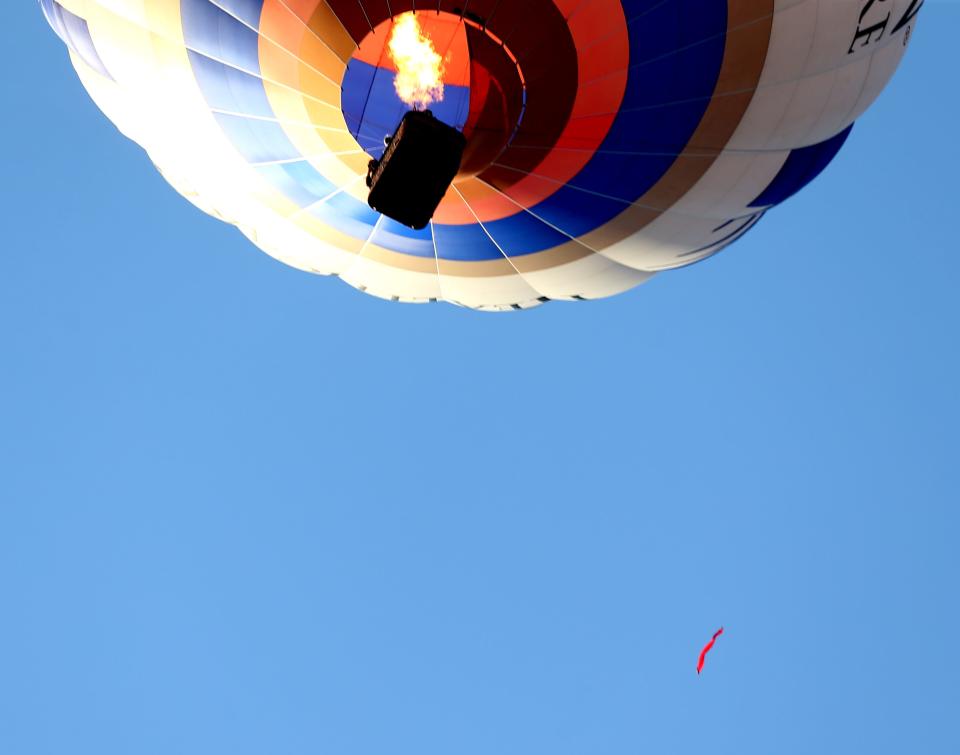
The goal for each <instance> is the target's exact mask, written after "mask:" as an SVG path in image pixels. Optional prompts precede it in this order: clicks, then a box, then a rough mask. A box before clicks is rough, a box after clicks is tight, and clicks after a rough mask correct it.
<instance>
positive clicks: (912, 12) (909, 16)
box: [890, 0, 923, 34]
mask: <svg viewBox="0 0 960 755" xmlns="http://www.w3.org/2000/svg"><path fill="white" fill-rule="evenodd" d="M922 7H923V0H913V2H912V3H910V7H909V8H907V12H906V13H904V14H903V18H901V19H900V20H899V21H897V25H896V26H894V27H893V31H891V32H890V33H891V34H896V33H897V32H898V31H900V30H901V29H902V28H903V27H904V26H906V25H907V24H909V23H910V22H911V21H913V17H914V16H916V15H917V14H918V13H919V12H920V9H921V8H922Z"/></svg>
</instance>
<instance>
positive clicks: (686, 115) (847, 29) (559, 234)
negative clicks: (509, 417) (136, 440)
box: [40, 0, 922, 309]
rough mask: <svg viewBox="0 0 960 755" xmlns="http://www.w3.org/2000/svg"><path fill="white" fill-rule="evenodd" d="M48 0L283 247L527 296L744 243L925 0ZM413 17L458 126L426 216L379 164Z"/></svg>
mask: <svg viewBox="0 0 960 755" xmlns="http://www.w3.org/2000/svg"><path fill="white" fill-rule="evenodd" d="M40 4H41V7H42V9H43V11H44V13H45V14H46V17H47V19H48V21H49V22H50V24H51V26H52V27H53V28H54V30H55V31H56V32H57V33H58V34H59V35H60V37H61V38H62V39H63V41H64V42H65V43H66V44H67V46H68V47H69V50H70V55H71V59H72V61H73V64H74V66H75V68H76V70H77V72H78V74H79V76H80V78H81V80H82V82H83V84H84V86H85V87H86V88H87V90H88V91H89V93H90V95H91V96H92V97H93V99H94V100H95V101H96V103H97V104H98V106H99V107H100V108H101V109H102V110H103V112H104V113H105V114H106V115H107V116H108V117H109V118H110V119H111V120H112V121H113V122H114V123H115V124H116V125H117V126H118V127H119V128H120V129H121V131H122V132H123V133H125V134H126V135H127V136H129V137H130V138H131V139H134V140H135V141H137V142H138V143H139V144H140V145H142V146H143V147H144V149H146V150H147V152H148V153H149V155H150V157H151V159H152V160H153V162H154V163H155V164H156V166H157V168H158V169H159V170H160V171H161V172H162V173H163V175H164V176H165V177H166V179H167V180H168V181H169V182H170V183H171V184H172V185H173V186H174V187H175V188H176V189H177V190H178V191H179V192H180V193H181V194H183V195H184V196H185V197H187V198H188V199H190V200H191V201H192V202H194V203H195V204H196V205H197V206H199V207H200V208H202V209H203V210H204V211H206V212H208V213H210V214H212V215H214V216H216V217H218V218H221V219H223V220H225V221H227V222H230V223H234V224H236V225H237V226H239V228H240V229H241V230H242V231H243V232H244V233H245V234H246V235H247V236H248V237H249V238H250V239H251V240H252V241H253V242H254V243H255V244H257V245H258V246H259V247H260V248H261V249H263V250H264V251H266V252H267V253H269V254H271V255H272V256H274V257H276V258H277V259H280V260H282V261H283V262H286V263H287V264H290V265H293V266H295V267H297V268H300V269H303V270H307V271H310V272H315V273H321V274H327V275H338V276H340V277H341V278H343V279H344V280H346V281H347V282H348V283H350V284H351V285H353V286H355V287H357V288H359V289H360V290H362V291H366V292H368V293H371V294H374V295H377V296H380V297H384V298H391V299H395V300H400V301H434V300H446V301H450V302H454V303H457V304H461V305H464V306H469V307H475V308H481V309H511V308H514V309H516V308H526V307H530V306H536V305H537V304H539V303H541V302H544V301H548V300H553V299H567V300H571V299H592V298H597V297H602V296H608V295H611V294H615V293H618V292H621V291H624V290H627V289H629V288H631V287H633V286H635V285H637V284H638V283H641V282H643V281H644V280H646V279H648V278H649V277H650V276H651V275H653V274H654V273H656V272H659V271H663V270H668V269H672V268H678V267H683V266H685V265H689V264H692V263H694V262H698V261H700V260H702V259H705V258H707V257H710V256H711V255H713V254H716V253H717V252H718V251H720V250H721V249H723V248H725V247H726V246H728V245H729V244H731V243H732V242H734V241H736V240H737V239H738V238H740V237H741V236H742V235H743V234H745V233H746V232H747V231H749V230H750V228H752V227H753V226H754V225H755V224H756V223H757V222H758V221H759V220H760V218H761V217H762V216H763V214H764V213H765V212H766V211H767V210H768V209H770V208H771V207H773V206H775V205H777V204H779V203H781V202H782V201H784V200H785V199H787V198H789V197H790V196H791V195H792V194H794V193H796V192H797V191H799V190H800V189H801V188H803V187H804V186H806V185H807V184H808V183H809V182H810V181H811V180H812V179H813V178H815V177H816V176H817V175H818V174H819V173H820V172H821V171H822V170H823V169H824V168H825V167H826V165H827V164H828V163H829V162H830V161H831V160H832V159H833V157H834V156H835V155H836V154H837V152H838V150H839V149H840V148H841V146H842V145H843V142H844V140H845V139H846V138H847V135H848V134H849V132H850V128H851V127H852V124H853V123H854V121H855V120H856V119H857V118H858V117H859V115H860V114H861V113H863V112H864V110H865V109H866V108H867V107H868V106H869V105H870V104H871V103H872V102H873V101H874V99H875V98H876V97H877V95H878V94H879V93H880V92H881V91H882V89H883V88H884V86H885V85H886V84H887V83H888V81H889V79H890V77H891V76H892V75H893V73H894V71H895V70H896V68H897V66H898V64H899V62H900V60H901V57H902V55H903V53H904V50H905V48H906V46H907V42H908V40H909V38H910V34H911V31H912V26H913V24H914V23H915V18H916V14H917V11H918V10H919V6H920V5H922V2H921V1H918V0H888V1H887V2H883V3H880V2H876V0H752V2H740V1H739V0H729V1H728V0H669V1H668V2H663V0H524V1H523V2H504V1H502V0H472V1H470V2H467V3H464V2H462V0H461V2H459V3H455V2H448V1H447V0H438V1H437V2H430V3H426V2H421V3H419V4H416V7H414V6H415V4H414V3H413V2H412V0H406V1H404V0H40ZM464 6H465V7H466V10H464ZM410 11H416V17H417V20H418V21H419V23H420V25H421V28H422V31H423V33H424V35H425V36H426V37H428V38H429V39H430V40H431V42H432V43H433V46H434V48H435V50H436V51H437V52H438V53H439V54H441V55H442V57H443V69H442V70H443V73H442V76H443V82H442V83H443V99H442V100H441V101H439V102H434V103H433V104H431V105H430V108H431V110H432V111H433V113H434V114H435V115H436V116H437V117H438V118H440V119H441V120H443V121H444V122H446V123H447V124H449V125H452V126H455V127H457V128H458V129H461V130H462V131H463V132H464V133H465V135H466V136H467V139H468V147H467V151H466V154H465V156H464V161H463V165H462V168H461V172H460V174H459V175H458V176H457V178H456V179H455V181H454V183H453V185H452V186H451V188H450V190H449V191H448V192H447V194H446V196H445V197H444V199H443V201H442V202H441V204H440V207H439V209H438V210H437V213H436V215H435V216H434V218H433V221H432V222H431V223H430V225H429V226H428V227H427V228H425V229H423V230H421V231H416V230H412V229H410V228H407V227H405V226H403V225H401V224H399V223H397V222H395V221H393V220H390V219H389V218H387V217H384V216H382V215H380V214H379V213H377V212H375V211H374V210H372V209H371V208H370V207H369V206H368V205H367V187H366V185H365V180H364V179H365V177H366V173H367V165H368V162H369V161H370V159H371V158H376V157H379V156H380V155H381V153H382V150H383V138H384V137H385V136H387V135H389V134H390V133H392V132H393V130H394V129H395V128H396V126H397V124H398V123H399V122H400V119H401V118H402V116H403V114H404V112H405V111H406V110H408V109H409V106H408V105H407V104H405V103H404V102H402V101H401V100H400V98H399V96H398V95H397V91H396V88H395V86H394V78H395V75H396V71H395V65H394V63H393V60H392V57H391V55H390V53H389V50H388V44H387V43H388V40H389V38H390V34H391V30H392V28H393V26H394V24H395V23H396V19H397V17H398V16H399V15H400V14H402V13H405V12H410Z"/></svg>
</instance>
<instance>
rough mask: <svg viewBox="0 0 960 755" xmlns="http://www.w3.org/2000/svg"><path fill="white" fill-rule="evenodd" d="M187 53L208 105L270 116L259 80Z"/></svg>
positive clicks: (270, 109)
mask: <svg viewBox="0 0 960 755" xmlns="http://www.w3.org/2000/svg"><path fill="white" fill-rule="evenodd" d="M187 55H188V56H189V58H190V64H191V66H192V67H193V74H194V76H195V77H196V79H197V84H199V85H200V89H201V90H202V91H203V96H204V97H205V98H206V100H207V104H208V105H210V107H211V108H213V109H215V110H225V111H227V112H228V113H243V114H247V115H255V116H260V117H263V118H272V117H273V108H272V107H271V106H270V100H268V99H267V93H266V91H264V88H263V81H262V80H261V79H259V78H258V77H256V76H252V75H250V74H248V73H244V72H243V71H240V70H238V69H236V68H234V67H233V66H228V65H224V64H223V63H219V62H217V61H216V60H213V59H211V58H208V57H206V56H205V55H200V54H199V53H195V52H188V53H187Z"/></svg>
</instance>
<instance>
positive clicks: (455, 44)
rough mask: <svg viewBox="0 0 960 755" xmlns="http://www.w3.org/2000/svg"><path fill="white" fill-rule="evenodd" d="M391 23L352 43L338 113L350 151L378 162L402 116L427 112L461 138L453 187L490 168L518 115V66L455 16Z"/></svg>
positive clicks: (485, 34)
mask: <svg viewBox="0 0 960 755" xmlns="http://www.w3.org/2000/svg"><path fill="white" fill-rule="evenodd" d="M455 11H456V12H453V13H450V12H446V11H440V12H437V11H435V10H432V11H416V12H406V13H402V14H398V15H395V16H393V17H391V18H388V19H387V20H385V21H383V22H382V23H380V24H378V25H376V26H374V28H373V29H372V30H371V31H370V32H369V33H368V34H367V35H366V36H365V37H364V38H363V39H362V40H361V41H360V44H359V45H358V47H357V48H356V50H355V51H354V53H353V56H352V57H351V59H350V61H349V63H348V65H347V70H346V72H345V74H344V79H343V84H342V87H341V111H342V113H343V116H344V120H345V122H346V124H347V128H348V130H349V132H350V134H351V135H352V136H353V138H354V139H355V140H356V142H357V144H358V145H359V146H360V148H361V149H362V150H364V152H366V153H367V154H368V155H369V156H370V157H371V158H372V159H375V160H378V159H380V158H382V157H383V153H384V150H385V142H384V140H385V138H386V137H389V136H390V135H391V134H393V133H394V131H395V130H396V128H397V127H398V125H399V124H400V122H401V120H402V119H403V117H404V114H405V113H406V112H408V111H410V110H427V109H429V110H430V111H431V112H432V113H433V115H434V116H435V117H436V118H437V119H438V120H439V121H441V122H442V123H445V124H446V125H448V126H451V127H453V128H455V129H457V130H458V131H461V132H462V133H463V134H464V136H465V137H466V139H467V144H466V148H465V150H464V152H463V158H462V160H461V163H460V169H459V172H458V173H457V176H456V179H455V180H461V179H464V178H468V177H472V176H475V175H477V174H479V173H481V172H483V171H484V170H485V169H487V168H488V167H490V166H491V165H492V164H494V163H495V162H496V160H497V158H498V157H499V156H500V155H501V154H502V153H503V152H504V151H505V150H506V149H507V148H508V147H509V145H510V143H511V142H512V141H513V139H514V138H515V137H516V135H517V133H518V132H519V130H520V126H521V123H522V121H523V115H524V112H525V110H526V82H525V79H524V76H523V72H522V70H521V67H520V63H519V61H518V59H517V57H516V55H514V54H513V52H512V51H511V50H510V48H509V47H508V46H507V44H506V43H505V42H504V41H503V40H502V39H500V38H499V37H498V36H497V35H496V34H495V33H493V31H492V30H490V29H489V28H487V26H486V24H485V23H484V20H483V19H482V18H480V17H479V16H476V15H474V14H470V13H465V12H463V11H460V10H459V9H455Z"/></svg>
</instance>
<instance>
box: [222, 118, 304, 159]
mask: <svg viewBox="0 0 960 755" xmlns="http://www.w3.org/2000/svg"><path fill="white" fill-rule="evenodd" d="M213 117H214V118H216V119H217V123H218V124H219V125H220V128H222V129H223V131H224V133H225V134H226V136H227V138H228V139H229V140H230V143H231V144H232V145H233V147H234V149H236V150H237V151H238V152H239V153H240V154H241V155H243V157H244V159H245V160H246V161H247V162H250V163H264V162H276V161H278V160H295V159H297V158H298V157H302V155H301V154H300V150H298V149H297V148H296V147H295V146H294V144H293V142H291V141H290V139H289V138H288V137H287V135H286V133H285V132H284V130H283V127H282V126H280V124H279V123H277V122H276V121H261V120H256V119H253V118H244V117H242V116H236V115H225V114H223V113H214V114H213Z"/></svg>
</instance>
